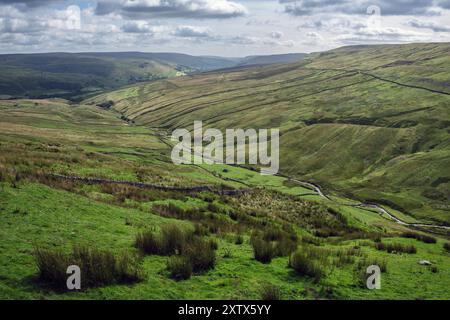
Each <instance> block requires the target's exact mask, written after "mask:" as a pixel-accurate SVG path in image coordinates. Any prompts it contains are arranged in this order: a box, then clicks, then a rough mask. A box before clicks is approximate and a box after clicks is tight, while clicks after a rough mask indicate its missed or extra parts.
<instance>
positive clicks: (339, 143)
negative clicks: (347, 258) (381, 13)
mask: <svg viewBox="0 0 450 320" xmlns="http://www.w3.org/2000/svg"><path fill="white" fill-rule="evenodd" d="M449 53H450V44H448V43H428V44H407V45H379V46H352V47H344V48H339V49H336V50H331V51H328V52H323V53H317V54H313V55H311V56H309V57H307V58H305V59H304V60H302V61H300V62H296V63H292V64H282V65H275V66H256V67H243V68H237V69H232V70H228V71H227V70H221V71H218V72H208V73H206V74H199V75H191V76H185V77H181V78H176V79H170V80H164V81H157V82H152V83H145V84H139V85H135V86H131V87H127V88H123V89H120V90H117V91H113V92H110V93H107V94H103V95H99V96H96V97H94V98H92V99H89V100H86V101H85V103H88V104H98V103H102V102H104V101H112V102H114V106H113V108H114V110H116V111H118V112H120V113H121V114H123V115H124V117H126V118H128V119H130V120H133V121H135V123H137V124H140V125H146V126H151V127H159V128H161V129H165V130H171V129H174V128H180V127H191V126H192V124H193V122H194V120H203V121H204V124H205V126H207V127H215V128H220V129H224V128H233V127H239V128H252V127H253V128H273V127H278V128H280V130H281V134H282V136H281V155H280V161H281V167H282V171H283V173H285V174H289V175H291V176H295V177H300V178H302V179H308V180H310V181H313V182H316V183H318V184H320V185H322V186H323V187H325V188H327V189H328V190H332V191H333V192H335V193H336V194H341V195H346V196H349V197H353V198H358V199H363V200H373V201H377V202H378V203H384V204H387V205H390V206H391V207H394V208H397V209H398V210H401V211H403V212H404V213H407V214H409V215H411V216H414V217H416V218H420V219H434V220H439V221H445V222H447V223H449V222H450V214H449V207H448V203H449V200H450V192H449V190H450V176H449V170H448V169H449V168H450V145H449V141H450V139H449V138H450V130H449V126H450V74H449V72H448V66H449V65H450V58H449V57H450V55H449Z"/></svg>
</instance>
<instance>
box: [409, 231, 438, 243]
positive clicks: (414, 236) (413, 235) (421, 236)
mask: <svg viewBox="0 0 450 320" xmlns="http://www.w3.org/2000/svg"><path fill="white" fill-rule="evenodd" d="M401 236H402V237H403V238H409V239H416V240H418V241H422V242H424V243H436V242H437V240H436V238H434V237H431V236H427V235H424V234H420V233H415V232H404V233H402V235H401Z"/></svg>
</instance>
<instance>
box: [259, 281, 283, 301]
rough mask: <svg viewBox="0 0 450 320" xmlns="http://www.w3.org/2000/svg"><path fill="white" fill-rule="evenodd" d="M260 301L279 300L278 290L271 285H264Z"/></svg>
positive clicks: (279, 293)
mask: <svg viewBox="0 0 450 320" xmlns="http://www.w3.org/2000/svg"><path fill="white" fill-rule="evenodd" d="M261 300H265V301H275V300H281V291H280V289H279V288H278V287H277V286H275V285H273V284H265V285H263V286H262V288H261Z"/></svg>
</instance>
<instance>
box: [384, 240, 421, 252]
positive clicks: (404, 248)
mask: <svg viewBox="0 0 450 320" xmlns="http://www.w3.org/2000/svg"><path fill="white" fill-rule="evenodd" d="M375 248H376V249H377V250H380V251H386V252H388V253H408V254H414V253H417V248H416V247H415V246H413V245H402V244H400V243H388V244H386V243H383V242H379V243H376V244H375Z"/></svg>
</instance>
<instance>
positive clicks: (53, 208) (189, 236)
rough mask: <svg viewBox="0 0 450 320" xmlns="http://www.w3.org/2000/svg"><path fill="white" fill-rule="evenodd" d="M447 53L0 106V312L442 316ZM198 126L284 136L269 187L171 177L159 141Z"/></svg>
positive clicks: (244, 176) (396, 53)
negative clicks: (71, 279)
mask: <svg viewBox="0 0 450 320" xmlns="http://www.w3.org/2000/svg"><path fill="white" fill-rule="evenodd" d="M449 52H450V45H449V44H446V43H442V44H433V43H430V44H411V45H391V46H364V47H344V48H339V49H336V50H332V51H328V52H323V53H317V54H312V55H309V56H307V57H304V59H303V60H300V61H297V62H294V63H287V64H286V63H285V64H272V65H256V66H255V65H253V66H240V67H233V68H230V69H220V70H218V71H217V70H216V71H213V70H212V71H208V72H203V73H198V74H188V75H184V76H180V77H175V78H170V79H161V80H158V81H150V82H143V83H138V84H131V85H127V86H125V87H120V88H119V89H117V90H111V91H106V92H102V93H99V94H95V95H93V96H89V97H85V99H81V100H78V99H74V100H66V99H63V98H47V99H30V98H29V99H5V100H0V113H1V115H2V117H1V118H0V219H1V220H2V223H1V227H0V252H1V254H0V298H2V299H57V300H59V299H156V300H161V299H194V300H197V299H236V300H244V299H252V300H253V299H255V300H258V299H262V300H270V299H283V300H303V299H308V300H313V299H374V300H378V299H408V300H413V299H449V292H448V287H449V285H450V273H449V272H450V270H449V268H448V266H449V265H450V244H449V239H450V238H449V223H450V215H449V208H448V203H449V199H450V193H449V190H450V185H449V183H450V178H449V176H448V174H449V170H448V168H450V146H449V141H450V140H449V135H450V131H449V123H450V111H449V106H450V97H449V96H448V93H450V89H449V88H448V85H447V83H448V82H449V80H450V79H448V77H449V74H448V68H446V66H448V64H449V63H450V61H449V55H448V53H449ZM195 120H202V121H203V124H204V126H205V127H206V128H218V129H220V130H224V129H226V128H280V161H281V163H280V164H281V171H280V174H279V175H273V176H270V175H261V174H260V172H259V170H258V169H259V168H258V167H250V166H248V165H227V164H215V165H207V164H186V165H174V164H173V162H172V160H171V157H170V155H171V151H172V147H173V145H174V141H171V140H170V134H171V131H172V130H174V129H176V128H188V129H192V124H193V123H194V121H195ZM96 259H98V261H97V260H96ZM74 261H75V262H77V263H82V264H83V266H84V267H85V269H87V270H88V271H85V273H83V278H82V279H87V280H86V281H87V282H86V283H88V285H87V286H86V287H82V290H80V291H69V290H66V289H64V283H65V276H66V274H65V267H66V264H67V263H73V262H74ZM92 261H94V262H95V261H97V263H98V264H94V265H95V268H92V263H93V262H92ZM111 261H112V262H111ZM370 265H378V266H380V268H381V272H382V273H381V289H380V290H369V289H367V286H366V279H367V274H366V269H367V267H368V266H370ZM95 270H101V271H107V272H105V273H104V274H101V273H99V272H96V271H95ZM105 274H106V276H105ZM61 279H63V280H61ZM411 279H414V281H411ZM83 284H84V282H83Z"/></svg>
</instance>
